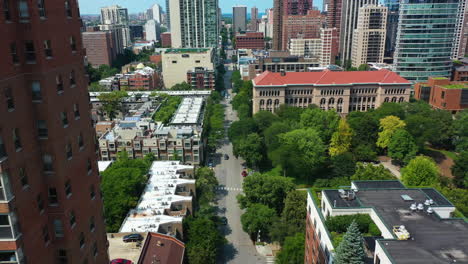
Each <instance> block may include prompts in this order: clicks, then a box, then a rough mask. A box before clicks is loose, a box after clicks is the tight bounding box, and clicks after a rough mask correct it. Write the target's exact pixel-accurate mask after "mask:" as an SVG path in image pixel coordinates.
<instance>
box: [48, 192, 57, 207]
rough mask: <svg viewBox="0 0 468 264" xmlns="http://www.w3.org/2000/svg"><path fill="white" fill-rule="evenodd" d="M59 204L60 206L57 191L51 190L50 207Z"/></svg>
mask: <svg viewBox="0 0 468 264" xmlns="http://www.w3.org/2000/svg"><path fill="white" fill-rule="evenodd" d="M57 204H58V196H57V189H55V188H49V205H57Z"/></svg>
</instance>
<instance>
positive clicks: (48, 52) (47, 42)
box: [44, 40, 52, 58]
mask: <svg viewBox="0 0 468 264" xmlns="http://www.w3.org/2000/svg"><path fill="white" fill-rule="evenodd" d="M44 54H45V56H46V58H51V57H52V44H51V42H50V40H44Z"/></svg>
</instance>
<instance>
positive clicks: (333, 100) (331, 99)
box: [328, 97, 335, 105]
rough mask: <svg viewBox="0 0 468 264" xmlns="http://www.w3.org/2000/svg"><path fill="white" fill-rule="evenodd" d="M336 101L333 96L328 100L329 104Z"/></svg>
mask: <svg viewBox="0 0 468 264" xmlns="http://www.w3.org/2000/svg"><path fill="white" fill-rule="evenodd" d="M334 103H335V98H333V97H332V98H330V99H329V100H328V104H329V105H331V104H334Z"/></svg>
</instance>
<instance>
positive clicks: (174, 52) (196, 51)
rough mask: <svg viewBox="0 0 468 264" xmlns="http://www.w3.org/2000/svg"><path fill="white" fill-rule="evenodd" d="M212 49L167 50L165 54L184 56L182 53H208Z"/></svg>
mask: <svg viewBox="0 0 468 264" xmlns="http://www.w3.org/2000/svg"><path fill="white" fill-rule="evenodd" d="M209 50H210V49H203V48H200V49H166V51H165V52H164V53H172V54H182V53H206V52H207V51H209Z"/></svg>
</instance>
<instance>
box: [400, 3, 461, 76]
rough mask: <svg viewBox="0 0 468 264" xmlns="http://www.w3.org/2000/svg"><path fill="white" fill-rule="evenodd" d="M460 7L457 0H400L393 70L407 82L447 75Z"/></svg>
mask: <svg viewBox="0 0 468 264" xmlns="http://www.w3.org/2000/svg"><path fill="white" fill-rule="evenodd" d="M460 10H462V9H461V8H460V1H459V0H446V1H443V2H442V1H438V0H406V1H404V2H400V17H399V25H398V33H397V42H396V48H395V55H394V67H395V71H396V72H397V73H398V74H400V75H401V76H402V77H403V78H406V79H408V80H410V81H426V80H427V79H428V78H429V77H431V76H437V77H450V76H451V71H452V60H451V57H452V53H453V51H454V49H455V45H456V25H457V21H458V12H460ZM421 18H424V19H421Z"/></svg>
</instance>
